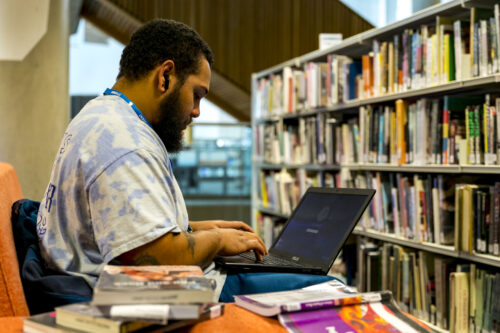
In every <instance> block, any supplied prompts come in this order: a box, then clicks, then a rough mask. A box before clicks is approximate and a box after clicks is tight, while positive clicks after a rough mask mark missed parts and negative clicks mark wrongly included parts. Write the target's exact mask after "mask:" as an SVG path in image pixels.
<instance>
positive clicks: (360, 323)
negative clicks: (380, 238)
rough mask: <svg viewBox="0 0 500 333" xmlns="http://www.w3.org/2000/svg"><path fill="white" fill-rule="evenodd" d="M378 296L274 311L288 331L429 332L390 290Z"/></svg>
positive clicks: (294, 332) (302, 332) (430, 330)
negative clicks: (320, 307)
mask: <svg viewBox="0 0 500 333" xmlns="http://www.w3.org/2000/svg"><path fill="white" fill-rule="evenodd" d="M385 295H387V296H388V297H383V298H382V300H378V301H375V300H374V301H371V302H364V303H355V304H343V305H340V306H334V307H330V308H323V309H318V310H311V311H298V312H287V313H281V314H279V315H278V319H279V321H280V323H281V324H282V325H283V326H284V327H285V328H286V329H287V330H288V332H293V333H296V332H301V333H309V332H311V333H312V332H432V329H431V328H429V327H428V326H426V325H425V324H423V323H421V322H420V321H418V320H417V319H415V318H414V317H412V316H410V315H408V314H406V313H404V312H403V311H401V310H400V308H399V307H398V306H397V304H396V302H395V301H394V299H393V298H392V297H391V294H390V292H388V293H387V294H385Z"/></svg>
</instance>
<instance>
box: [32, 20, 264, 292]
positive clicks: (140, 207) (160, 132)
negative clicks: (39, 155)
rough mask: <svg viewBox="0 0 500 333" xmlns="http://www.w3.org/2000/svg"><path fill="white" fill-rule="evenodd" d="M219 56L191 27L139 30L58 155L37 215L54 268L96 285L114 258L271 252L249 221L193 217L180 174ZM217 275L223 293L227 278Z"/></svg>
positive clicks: (206, 260) (147, 260)
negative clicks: (178, 155)
mask: <svg viewBox="0 0 500 333" xmlns="http://www.w3.org/2000/svg"><path fill="white" fill-rule="evenodd" d="M212 62H213V55H212V52H211V50H210V48H209V46H208V45H207V44H206V43H205V42H204V41H203V40H202V39H201V37H200V36H199V35H198V34H197V33H196V32H195V31H194V30H192V29H191V28H189V27H187V26H186V25H184V24H181V23H177V22H174V21H169V20H154V21H151V22H149V23H147V24H145V25H144V26H143V27H141V28H140V29H139V30H138V31H137V32H136V33H134V35H133V36H132V38H131V41H130V43H129V45H127V46H126V47H125V49H124V50H123V54H122V58H121V61H120V72H119V74H118V78H117V81H116V83H115V84H114V86H113V88H112V89H107V90H106V91H105V93H104V96H100V97H97V98H96V99H94V100H92V101H90V102H89V103H88V104H87V105H86V106H85V107H84V108H83V109H82V110H81V112H80V113H79V114H78V116H77V117H75V119H73V121H72V122H71V123H70V124H69V126H68V129H67V131H66V133H65V135H64V138H63V141H62V143H61V146H60V149H59V152H58V154H57V156H56V160H55V162H54V166H53V170H52V174H51V178H50V183H49V185H48V188H47V191H46V195H45V197H44V199H43V200H42V202H41V205H40V210H39V213H38V220H37V233H38V236H39V239H40V247H41V252H42V256H43V258H44V260H45V261H46V263H47V265H48V266H49V267H50V268H54V269H57V270H59V271H64V272H67V273H69V274H73V275H79V276H82V277H83V278H85V279H86V280H87V282H88V283H89V284H90V285H91V286H92V285H93V284H94V283H95V281H96V279H97V277H98V275H99V273H100V271H101V269H102V267H103V265H104V264H107V263H118V264H123V265H141V264H174V265H200V266H202V267H207V266H208V265H210V264H211V263H212V259H213V258H214V257H215V256H216V255H234V254H238V253H241V252H245V251H254V252H255V254H256V256H257V257H258V258H261V257H262V255H265V254H267V250H266V248H265V246H264V243H263V242H262V240H261V239H260V238H259V237H258V236H257V235H256V234H255V233H254V232H253V231H252V229H251V228H250V227H249V226H247V225H246V224H245V223H243V222H237V221H219V220H216V221H201V222H189V221H188V216H187V212H186V207H185V204H184V199H183V196H182V193H181V191H180V189H179V187H178V185H177V182H176V180H175V177H174V174H173V172H172V167H171V164H170V159H169V154H170V153H173V152H177V151H179V150H180V149H181V146H182V135H183V132H184V129H185V128H186V126H187V125H188V124H189V123H190V122H191V121H192V118H195V117H198V116H199V114H200V109H199V103H200V100H201V99H202V98H203V97H205V96H206V95H207V94H208V91H209V87H210V75H211V71H210V67H211V65H212ZM211 266H213V264H211ZM209 274H212V275H211V276H213V277H215V278H216V279H218V282H219V283H218V286H219V289H218V292H220V288H222V284H223V282H224V276H223V275H222V276H221V275H218V273H217V272H216V271H215V270H211V271H210V273H209Z"/></svg>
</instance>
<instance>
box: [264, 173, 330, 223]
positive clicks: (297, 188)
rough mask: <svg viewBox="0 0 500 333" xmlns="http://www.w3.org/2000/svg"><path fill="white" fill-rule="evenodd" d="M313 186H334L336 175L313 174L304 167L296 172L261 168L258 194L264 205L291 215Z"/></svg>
mask: <svg viewBox="0 0 500 333" xmlns="http://www.w3.org/2000/svg"><path fill="white" fill-rule="evenodd" d="M311 186H316V187H334V186H335V179H334V175H333V174H332V173H330V172H324V173H313V174H311V173H308V172H307V171H305V170H304V169H297V170H296V171H295V172H294V171H292V170H285V169H282V170H281V171H273V170H271V171H267V172H266V171H264V170H261V172H260V186H259V187H258V194H257V195H258V197H259V198H260V202H261V204H262V207H264V208H268V209H272V210H274V211H277V212H280V213H282V214H285V215H289V214H291V213H292V210H293V208H294V207H295V206H296V205H297V204H298V202H299V200H300V198H301V197H302V195H303V194H304V193H305V192H306V190H307V189H308V188H309V187H311Z"/></svg>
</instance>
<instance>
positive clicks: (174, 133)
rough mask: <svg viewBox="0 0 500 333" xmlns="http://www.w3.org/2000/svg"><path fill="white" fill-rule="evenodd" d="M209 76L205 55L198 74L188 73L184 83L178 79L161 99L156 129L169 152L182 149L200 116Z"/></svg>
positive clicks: (154, 127)
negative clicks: (184, 139) (192, 126)
mask: <svg viewBox="0 0 500 333" xmlns="http://www.w3.org/2000/svg"><path fill="white" fill-rule="evenodd" d="M210 75H211V72H210V66H209V64H208V62H207V61H206V60H205V59H204V58H203V60H202V62H201V64H200V70H199V71H198V73H196V74H192V75H189V76H188V77H187V78H186V80H185V81H184V83H183V84H182V82H179V81H176V83H175V85H174V86H173V87H172V88H171V92H170V93H169V94H167V95H166V96H165V98H164V99H163V100H162V101H161V102H160V105H159V117H158V121H157V122H155V123H154V124H153V129H154V130H155V132H156V133H157V134H158V136H159V137H160V139H161V140H162V141H163V144H164V145H165V148H167V151H168V152H169V153H176V152H178V151H180V150H181V149H182V136H183V133H184V130H185V129H186V127H187V126H188V125H189V124H190V123H191V122H192V119H193V118H196V117H198V116H199V115H200V100H201V99H202V98H203V97H205V96H206V95H207V93H208V89H209V87H210Z"/></svg>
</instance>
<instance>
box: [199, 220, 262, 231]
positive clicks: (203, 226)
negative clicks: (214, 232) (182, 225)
mask: <svg viewBox="0 0 500 333" xmlns="http://www.w3.org/2000/svg"><path fill="white" fill-rule="evenodd" d="M189 225H190V226H191V228H192V229H193V230H194V231H199V230H209V229H218V228H223V229H226V228H230V229H239V230H244V231H249V232H254V231H253V229H252V228H251V227H250V226H249V225H248V224H246V223H245V222H241V221H224V220H207V221H190V222H189Z"/></svg>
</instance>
